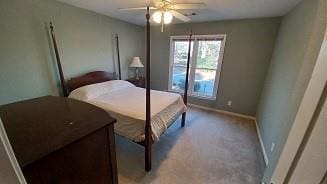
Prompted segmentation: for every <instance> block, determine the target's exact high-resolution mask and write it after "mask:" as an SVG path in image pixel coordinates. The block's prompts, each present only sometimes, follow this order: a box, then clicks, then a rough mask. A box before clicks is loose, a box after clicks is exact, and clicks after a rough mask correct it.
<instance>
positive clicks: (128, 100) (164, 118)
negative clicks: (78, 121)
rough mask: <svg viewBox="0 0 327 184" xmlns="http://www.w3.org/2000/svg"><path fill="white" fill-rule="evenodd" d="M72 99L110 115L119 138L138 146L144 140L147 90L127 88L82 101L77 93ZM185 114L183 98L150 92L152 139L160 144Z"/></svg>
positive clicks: (72, 95) (71, 96)
mask: <svg viewBox="0 0 327 184" xmlns="http://www.w3.org/2000/svg"><path fill="white" fill-rule="evenodd" d="M69 97H70V98H75V99H79V100H82V101H86V102H88V103H91V104H93V105H96V106H98V107H100V108H102V109H104V110H105V111H107V112H108V113H109V114H110V115H111V116H112V117H114V118H116V119H117V123H116V124H115V131H116V133H117V134H119V135H122V136H124V137H127V138H129V139H132V140H134V141H136V142H139V141H142V140H144V127H145V115H146V114H145V89H143V88H138V87H135V86H133V85H127V86H125V87H123V88H120V89H115V90H110V91H106V92H105V93H102V94H101V95H98V96H96V97H93V98H90V99H81V98H79V97H78V96H77V95H76V94H74V93H72V94H71V95H70V96H69ZM185 111H186V106H185V105H184V103H183V100H182V98H181V95H179V94H175V93H169V92H162V91H155V90H151V125H152V133H153V136H152V137H153V139H154V140H155V141H156V140H159V137H160V135H161V134H162V133H163V132H164V131H165V130H166V129H167V128H168V127H169V125H170V124H171V123H173V122H174V121H175V120H176V119H177V118H178V117H179V115H181V114H182V113H183V112H185Z"/></svg>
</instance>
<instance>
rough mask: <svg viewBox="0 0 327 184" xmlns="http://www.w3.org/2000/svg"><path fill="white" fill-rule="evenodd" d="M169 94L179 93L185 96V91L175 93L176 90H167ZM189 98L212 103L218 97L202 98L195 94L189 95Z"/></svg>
mask: <svg viewBox="0 0 327 184" xmlns="http://www.w3.org/2000/svg"><path fill="white" fill-rule="evenodd" d="M166 91H167V92H170V93H178V94H180V95H184V92H183V91H174V90H166ZM188 96H189V97H193V98H198V99H202V100H210V101H215V100H216V97H207V96H200V95H194V94H188Z"/></svg>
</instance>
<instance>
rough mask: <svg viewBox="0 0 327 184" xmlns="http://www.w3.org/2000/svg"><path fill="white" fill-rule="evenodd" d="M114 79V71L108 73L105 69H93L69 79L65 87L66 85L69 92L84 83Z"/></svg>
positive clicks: (84, 84)
mask: <svg viewBox="0 0 327 184" xmlns="http://www.w3.org/2000/svg"><path fill="white" fill-rule="evenodd" d="M115 79H116V77H115V74H114V73H109V72H105V71H94V72H89V73H86V74H84V75H81V76H78V77H74V78H71V79H69V80H68V81H67V82H66V87H67V90H68V94H69V93H70V92H72V91H73V90H74V89H77V88H80V87H83V86H86V85H90V84H95V83H100V82H105V81H110V80H115Z"/></svg>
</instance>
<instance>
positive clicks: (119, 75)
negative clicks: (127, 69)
mask: <svg viewBox="0 0 327 184" xmlns="http://www.w3.org/2000/svg"><path fill="white" fill-rule="evenodd" d="M116 47H117V61H118V79H119V80H121V68H120V54H119V37H118V33H116Z"/></svg>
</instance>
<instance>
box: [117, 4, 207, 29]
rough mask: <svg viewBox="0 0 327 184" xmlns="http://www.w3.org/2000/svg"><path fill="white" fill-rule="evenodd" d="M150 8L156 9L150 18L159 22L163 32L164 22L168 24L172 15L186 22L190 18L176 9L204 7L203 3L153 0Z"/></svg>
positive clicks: (124, 9)
mask: <svg viewBox="0 0 327 184" xmlns="http://www.w3.org/2000/svg"><path fill="white" fill-rule="evenodd" d="M146 9H147V7H135V8H121V9H119V10H121V11H133V10H146ZM149 9H150V10H157V11H155V12H154V13H153V14H152V20H153V21H154V22H155V23H158V24H161V32H163V26H164V24H170V23H171V22H172V20H173V17H176V18H177V19H179V20H181V21H183V22H188V21H190V20H191V19H190V18H189V17H187V16H185V15H183V14H182V13H180V12H178V11H176V10H196V9H206V4H205V3H173V2H171V0H153V4H152V6H150V7H149Z"/></svg>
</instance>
